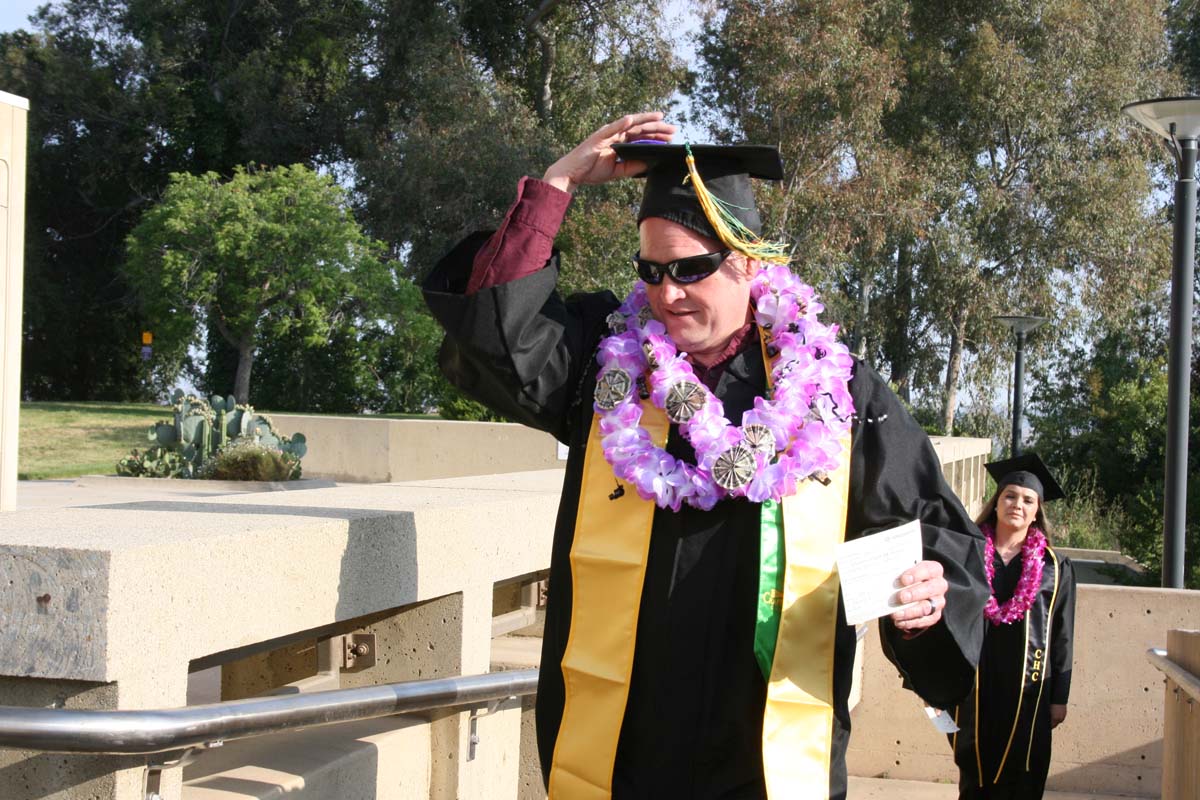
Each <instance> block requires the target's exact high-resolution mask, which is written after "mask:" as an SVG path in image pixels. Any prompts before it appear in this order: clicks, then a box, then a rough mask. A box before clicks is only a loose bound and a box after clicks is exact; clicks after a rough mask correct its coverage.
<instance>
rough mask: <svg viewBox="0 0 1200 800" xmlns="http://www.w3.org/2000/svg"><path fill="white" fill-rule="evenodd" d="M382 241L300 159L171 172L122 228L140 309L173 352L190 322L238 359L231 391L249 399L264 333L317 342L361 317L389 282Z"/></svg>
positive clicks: (193, 335) (183, 343)
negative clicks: (225, 174)
mask: <svg viewBox="0 0 1200 800" xmlns="http://www.w3.org/2000/svg"><path fill="white" fill-rule="evenodd" d="M381 250H382V247H381V246H380V245H379V244H378V243H376V242H374V241H372V240H370V239H369V238H368V237H367V236H366V235H364V234H363V232H362V231H361V230H360V228H359V226H358V223H357V222H355V221H354V218H353V217H352V216H351V214H350V211H349V208H348V207H347V204H346V202H345V193H344V191H343V190H342V189H341V188H340V187H338V186H337V185H335V184H334V182H333V179H332V178H331V177H329V176H328V175H319V174H317V173H315V172H313V171H312V170H310V169H309V168H308V167H305V166H303V165H299V164H297V165H294V166H291V167H276V168H274V169H270V168H255V169H241V168H239V169H237V170H235V172H234V175H233V177H232V178H231V179H230V180H228V181H223V180H221V178H220V176H219V175H217V174H216V173H214V172H208V173H205V174H203V175H199V176H194V175H189V174H185V173H176V174H175V175H173V176H171V182H170V184H169V185H168V187H167V190H166V191H165V192H164V193H163V197H162V200H161V201H160V202H159V203H157V204H156V205H154V206H153V207H152V208H150V209H149V210H148V211H147V212H146V213H145V214H143V215H142V218H141V221H140V222H139V223H138V225H137V227H135V228H134V229H133V231H132V232H131V233H130V235H129V239H128V258H127V259H126V261H125V265H124V271H125V275H126V277H127V278H128V280H129V282H130V285H131V286H132V287H133V288H134V290H135V291H136V292H137V294H138V296H139V297H140V298H141V299H142V306H143V310H144V312H145V314H146V317H147V318H148V319H149V320H152V324H153V325H154V326H155V327H156V328H157V330H158V331H159V341H160V342H164V340H165V344H166V346H167V348H169V349H170V351H171V352H173V353H175V354H176V356H177V357H182V353H183V351H184V349H185V348H186V347H187V346H188V345H190V344H193V343H195V342H197V341H198V333H199V330H200V323H201V322H202V321H203V322H206V323H207V324H208V325H210V326H211V327H212V328H213V329H215V330H216V331H217V332H219V333H220V335H221V337H222V338H223V339H224V340H225V342H226V343H227V344H228V345H229V346H230V347H232V348H233V349H234V350H235V352H236V353H237V356H238V361H237V372H236V375H235V379H234V386H233V395H234V397H235V398H237V401H238V402H239V403H248V402H250V374H251V369H252V367H253V364H254V358H255V353H256V352H257V350H258V348H259V346H260V344H261V343H262V342H263V341H264V340H268V339H273V338H276V337H291V338H292V339H294V340H298V341H299V342H301V343H303V344H304V345H306V346H308V347H316V346H320V345H323V344H325V343H326V341H327V339H328V337H329V334H330V332H331V330H333V329H334V328H335V327H337V324H338V322H339V320H340V318H342V317H344V316H346V315H353V316H355V317H356V318H359V319H361V318H362V316H363V315H364V314H365V313H367V312H368V311H369V310H370V309H372V308H373V307H374V306H376V305H378V304H379V303H380V302H381V298H383V297H384V296H386V295H387V294H388V293H390V292H392V291H394V286H393V283H392V281H391V280H390V278H391V276H390V273H389V270H388V268H387V266H386V265H384V263H383V262H382V261H381V260H380V259H379V251H381Z"/></svg>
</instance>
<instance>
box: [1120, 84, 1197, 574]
mask: <svg viewBox="0 0 1200 800" xmlns="http://www.w3.org/2000/svg"><path fill="white" fill-rule="evenodd" d="M1121 110H1122V111H1124V112H1125V113H1126V114H1128V115H1129V116H1130V117H1132V118H1133V119H1134V120H1136V121H1137V122H1138V123H1140V124H1141V125H1143V126H1144V127H1146V128H1148V129H1149V130H1151V131H1152V132H1153V133H1156V134H1158V136H1160V137H1162V138H1163V139H1165V140H1166V144H1167V149H1168V150H1170V151H1171V154H1172V155H1173V156H1175V166H1176V169H1177V171H1178V176H1177V177H1176V179H1175V222H1174V232H1175V244H1174V247H1173V250H1172V254H1171V261H1172V267H1171V332H1170V345H1169V356H1168V359H1167V386H1168V388H1167V475H1166V485H1165V486H1164V487H1163V566H1162V582H1163V586H1166V587H1169V588H1173V589H1182V588H1183V549H1184V526H1185V524H1186V520H1187V458H1188V441H1187V436H1188V402H1189V400H1188V398H1189V391H1190V387H1189V384H1190V383H1191V360H1192V327H1191V326H1192V285H1193V284H1192V273H1193V268H1194V262H1195V256H1196V147H1197V144H1196V141H1197V139H1198V138H1200V97H1162V98H1158V99H1156V100H1140V101H1138V102H1136V103H1130V104H1129V105H1127V106H1124V107H1123V108H1122V109H1121Z"/></svg>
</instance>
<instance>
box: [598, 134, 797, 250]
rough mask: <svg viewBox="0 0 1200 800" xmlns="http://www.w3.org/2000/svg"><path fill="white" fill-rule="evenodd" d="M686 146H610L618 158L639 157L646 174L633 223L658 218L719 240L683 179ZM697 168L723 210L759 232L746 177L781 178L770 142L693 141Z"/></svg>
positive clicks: (779, 161) (775, 150) (751, 189)
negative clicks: (720, 143)
mask: <svg viewBox="0 0 1200 800" xmlns="http://www.w3.org/2000/svg"><path fill="white" fill-rule="evenodd" d="M687 147H689V145H682V144H665V143H662V142H653V141H648V142H630V143H628V144H615V145H613V150H615V151H616V153H617V157H618V158H620V159H621V160H622V161H643V162H645V163H646V172H645V173H643V174H642V175H641V176H639V177H645V178H646V188H645V190H644V191H643V192H642V206H641V208H640V209H639V211H638V218H637V220H638V222H639V223H640V222H641V221H642V220H644V219H646V218H647V217H661V218H663V219H667V220H670V221H671V222H677V223H679V224H680V225H683V226H684V227H685V228H690V229H691V230H693V231H696V232H697V233H699V234H701V235H702V236H707V237H708V238H710V239H716V240H718V241H721V240H722V238H721V236H720V235H719V234H718V233H717V231H716V229H715V228H714V227H713V225H712V222H710V221H709V219H708V217H707V216H706V215H705V213H704V209H703V208H702V207H701V205H700V201H699V199H697V197H696V193H695V191H694V190H693V189H692V183H691V181H690V180H687V178H688V168H687V162H686V161H685V157H686V154H687V150H686V148H687ZM690 147H691V151H692V155H693V156H694V157H695V159H696V172H697V173H698V174H699V175H700V177H701V179H702V180H703V181H704V185H705V187H706V188H707V189H708V191H709V192H710V193H711V194H713V195H715V196H716V197H717V198H719V199H720V200H721V201H722V202H723V203H724V204H725V208H726V210H727V211H728V212H729V213H730V214H731V215H732V216H733V217H735V218H736V219H737V220H738V222H740V223H741V224H742V225H744V226H745V227H746V228H747V229H748V230H749V231H751V232H752V233H753V234H754V235H755V236H759V235H761V234H762V220H761V219H760V218H759V216H758V208H757V206H756V205H755V203H754V187H753V186H752V185H751V183H750V179H751V178H757V179H759V180H768V181H778V180H782V179H783V160H782V159H781V158H780V157H779V148H777V147H774V146H771V145H758V144H738V145H717V144H694V145H690Z"/></svg>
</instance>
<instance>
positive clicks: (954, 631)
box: [425, 233, 987, 800]
mask: <svg viewBox="0 0 1200 800" xmlns="http://www.w3.org/2000/svg"><path fill="white" fill-rule="evenodd" d="M488 235H489V234H488V233H479V234H475V235H473V236H471V237H468V238H467V239H466V240H464V241H463V242H462V243H460V244H459V245H458V246H457V247H456V248H455V249H454V250H453V251H452V252H451V253H450V254H448V255H447V256H446V257H445V258H444V259H443V260H442V261H441V262H440V263H439V264H438V265H437V267H436V268H435V269H434V271H433V273H432V274H431V275H430V277H429V279H428V280H427V281H426V285H425V297H426V302H427V303H428V305H429V307H430V309H431V310H432V312H433V314H434V316H435V317H436V318H437V319H438V321H439V322H440V323H441V324H442V326H443V327H444V328H445V329H446V340H445V342H444V343H443V347H442V351H441V364H442V369H443V371H444V372H445V374H446V375H447V376H448V377H449V378H450V380H451V381H452V382H453V383H454V384H455V385H457V386H459V387H460V388H461V389H462V390H463V391H465V392H466V393H467V394H469V395H470V396H472V397H474V398H475V399H477V400H479V401H480V402H482V403H484V404H486V405H487V406H489V407H491V408H493V409H495V410H496V411H497V412H499V413H501V414H503V415H505V416H507V417H508V418H509V419H512V420H515V421H518V422H522V423H524V424H526V425H530V426H532V427H534V428H538V429H540V430H545V431H548V432H550V433H552V434H553V435H554V436H555V437H556V438H558V440H559V441H561V442H564V443H565V444H567V445H569V446H570V455H569V457H568V459H567V464H566V476H565V478H564V482H563V491H562V500H561V503H560V506H559V513H558V519H557V524H556V528H555V535H554V543H553V548H552V552H551V556H550V584H549V586H550V588H549V596H548V604H547V609H546V625H545V638H544V640H543V646H542V661H541V664H542V669H541V673H540V677H539V681H538V696H537V734H538V750H539V754H540V757H541V762H542V771H543V776H544V777H548V775H549V771H550V766H551V759H552V756H553V752H554V743H555V740H556V737H557V735H558V727H559V723H560V721H561V717H562V707H563V679H562V672H561V670H560V669H559V668H558V665H559V664H560V663H561V661H562V655H563V652H564V649H565V647H566V643H567V634H568V630H569V626H570V619H571V602H572V586H571V570H570V563H569V560H568V557H569V554H570V550H571V543H572V539H573V536H574V526H575V517H576V509H577V505H578V502H579V486H580V479H581V476H582V472H583V464H584V449H585V445H586V442H587V436H588V432H589V429H590V425H591V418H592V413H593V412H592V392H593V388H594V386H595V378H596V372H597V364H596V362H595V350H596V345H597V343H598V341H599V339H600V338H601V336H602V335H604V333H605V332H606V329H605V322H604V320H605V318H606V317H607V315H608V314H609V313H610V312H611V311H613V310H614V309H615V308H616V307H617V305H618V301H617V299H616V298H615V297H614V296H613V295H612V294H611V293H608V292H604V293H597V294H588V295H581V296H576V297H574V298H571V299H569V300H567V301H565V302H564V301H563V300H561V299H560V298H559V296H558V294H557V292H556V290H555V283H556V280H557V276H558V255H557V253H555V255H554V256H553V257H552V258H551V259H550V261H549V262H548V264H547V267H546V268H545V269H542V270H541V271H539V272H536V273H534V274H532V275H529V276H527V277H524V278H520V279H518V280H515V281H513V282H511V283H507V284H503V285H500V286H495V287H491V288H488V289H484V290H482V291H480V292H478V293H476V294H473V295H469V296H468V295H465V294H463V291H464V289H465V286H466V282H467V279H468V276H469V275H470V271H471V263H472V259H473V257H474V254H475V252H476V251H477V250H478V249H479V247H480V246H481V245H482V244H483V242H484V241H486V239H487V237H488ZM765 387H766V376H765V372H764V368H763V364H762V360H761V355H759V353H758V352H757V348H749V349H748V350H747V351H746V352H744V353H742V354H740V355H738V356H735V357H734V358H733V359H732V360H731V362H730V363H729V364H728V366H727V368H726V370H725V372H724V374H723V375H722V377H721V379H720V382H719V383H718V385H717V387H716V394H717V396H718V397H719V398H721V400H722V402H723V403H724V405H725V409H726V413H727V415H729V418H731V419H734V420H739V419H740V418H741V415H742V412H743V411H744V410H745V409H747V408H748V407H749V406H750V405H751V403H752V401H753V398H754V397H755V396H756V395H758V394H761V393H762V392H763V391H764V390H765ZM851 389H852V393H853V397H854V402H855V407H856V409H857V416H858V422H857V424H856V425H855V430H854V435H853V445H852V449H853V455H852V459H851V483H850V486H851V489H850V503H849V512H848V524H847V533H846V535H847V538H854V537H857V536H860V535H863V534H865V533H869V532H872V531H874V530H881V529H886V528H889V527H892V526H895V525H898V524H900V523H903V522H907V521H910V520H913V519H920V520H921V521H922V523H923V525H922V533H923V536H924V544H925V557H926V558H934V559H937V560H939V561H941V562H942V563H943V565H944V566H945V570H946V577H947V579H948V581H949V582H950V585H951V588H950V591H949V595H948V601H947V607H946V615H945V618H944V619H945V621H944V622H943V623H939V624H938V625H937V626H935V627H934V628H933V629H931V630H929V631H928V632H927V633H925V634H924V635H922V636H920V637H918V638H915V639H913V640H904V639H902V637H900V636H899V633H898V631H896V630H895V629H894V628H893V626H891V624H890V623H888V622H881V623H880V626H881V631H882V633H883V645H884V649H885V651H886V652H887V653H888V654H889V657H890V658H891V659H892V660H893V661H894V662H895V663H896V665H897V666H898V668H899V669H900V672H901V674H902V676H904V678H905V679H906V680H907V681H908V683H909V685H910V686H912V687H913V688H914V689H915V690H916V691H917V692H918V693H920V694H921V695H922V696H923V697H925V698H926V700H927V701H929V702H931V703H934V704H936V705H940V706H941V707H947V706H950V705H953V704H954V703H955V702H957V701H958V700H959V699H961V698H962V697H963V696H964V695H965V694H966V693H967V691H969V690H970V687H971V681H972V678H973V676H974V671H975V664H976V661H977V658H978V651H979V647H980V644H981V637H982V622H981V620H982V608H983V603H984V601H985V599H986V591H987V590H986V579H985V577H984V572H983V563H982V558H983V546H982V537H981V535H980V534H979V532H978V530H977V529H976V528H975V526H974V524H973V522H972V521H971V520H970V518H969V517H968V516H967V514H966V512H965V511H964V510H963V508H962V506H961V505H960V503H959V502H958V500H957V498H956V497H955V496H954V494H953V492H952V491H951V490H950V488H949V487H948V486H947V484H946V482H945V481H944V479H943V477H942V471H941V467H940V463H939V461H938V458H937V456H936V454H935V453H934V451H933V448H932V447H931V445H930V443H929V440H928V437H926V436H925V434H924V433H923V432H922V431H921V429H920V428H919V427H918V426H917V425H916V424H915V423H914V422H913V421H912V419H911V418H910V417H909V415H908V414H907V413H906V412H905V411H904V409H903V408H902V406H901V405H900V403H899V401H898V400H897V398H896V397H895V395H894V394H893V393H892V392H891V391H890V390H889V389H888V388H887V386H886V385H885V384H884V383H883V381H882V380H881V379H880V378H879V376H878V375H877V374H876V373H875V372H874V371H873V370H871V369H870V367H868V366H866V365H862V364H860V365H858V367H857V372H856V375H855V378H854V380H853V381H852V382H851ZM668 450H669V451H670V452H672V453H673V454H675V455H677V456H678V455H688V454H690V448H689V445H688V444H687V442H686V441H684V440H683V439H682V438H681V437H680V436H679V433H678V431H677V430H674V429H673V430H672V432H671V434H670V438H669V441H668ZM614 487H615V479H614ZM758 517H759V506H758V505H757V504H754V503H750V502H748V501H746V500H731V501H724V502H721V503H719V504H717V506H716V508H714V509H713V510H711V511H707V512H701V511H697V510H695V509H691V508H688V507H685V508H684V509H683V510H682V511H680V512H679V513H672V512H671V511H669V510H666V511H664V510H662V509H659V510H657V511H656V512H655V515H654V522H653V528H652V534H651V543H650V551H649V558H648V563H647V567H646V576H645V580H644V584H643V592H642V604H641V611H640V614H639V617H638V632H637V642H636V654H635V657H634V666H633V677H632V681H631V685H630V693H629V700H628V703H627V706H626V713H625V719H624V721H623V724H622V729H621V739H620V742H619V744H618V753H617V761H616V766H615V769H614V791H613V796H614V797H615V798H617V800H624V798H651V797H653V798H664V797H671V798H714V799H715V798H728V799H729V800H734V799H737V800H740V799H741V798H747V799H750V798H753V799H754V800H758V798H764V797H765V796H766V794H765V789H764V784H763V773H762V752H761V745H760V741H761V732H762V715H763V708H764V703H765V698H766V686H765V681H764V680H763V677H762V674H761V673H760V671H759V669H758V665H757V663H756V661H755V658H754V654H753V644H752V643H753V637H754V620H755V602H756V597H757V593H758V582H757V581H758V573H757V570H758V528H759V519H758ZM840 606H841V604H840V603H839V619H840V620H842V622H841V624H840V625H839V627H838V633H837V637H836V653H835V677H834V691H835V696H836V703H835V708H834V732H833V738H834V746H833V764H832V768H831V772H830V796H831V797H833V798H839V797H844V795H845V786H846V768H845V749H846V742H847V738H848V736H849V730H850V715H849V711H848V709H847V704H846V699H847V696H848V694H849V691H850V683H851V670H852V665H853V658H854V649H855V631H854V629H853V628H852V627H850V626H848V625H846V624H845V623H844V619H845V615H844V612H843V610H842V609H841V607H840ZM564 800H569V798H565V799H564Z"/></svg>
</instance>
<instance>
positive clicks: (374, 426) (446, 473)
mask: <svg viewBox="0 0 1200 800" xmlns="http://www.w3.org/2000/svg"><path fill="white" fill-rule="evenodd" d="M271 419H272V420H273V421H274V422H275V425H276V427H277V428H278V429H279V430H280V431H281V432H283V433H285V434H286V435H288V436H291V435H292V434H293V433H295V432H297V431H299V432H301V433H303V434H304V436H305V438H306V439H307V440H308V455H306V456H305V457H304V462H303V463H304V473H305V474H306V475H311V476H313V477H318V478H332V479H334V480H337V481H343V482H355V483H380V482H392V481H413V480H425V479H428V478H442V477H456V476H462V475H481V474H489V473H490V474H495V473H502V472H520V471H525V470H542V469H554V468H557V467H561V466H562V464H561V462H560V461H559V456H558V442H556V441H555V440H554V437H553V436H551V435H550V434H548V433H543V432H542V431H535V430H533V429H532V428H527V427H525V426H524V425H517V424H514V423H511V422H458V421H453V420H442V419H433V418H431V419H382V418H379V417H366V416H360V417H318V416H307V415H301V414H271Z"/></svg>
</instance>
